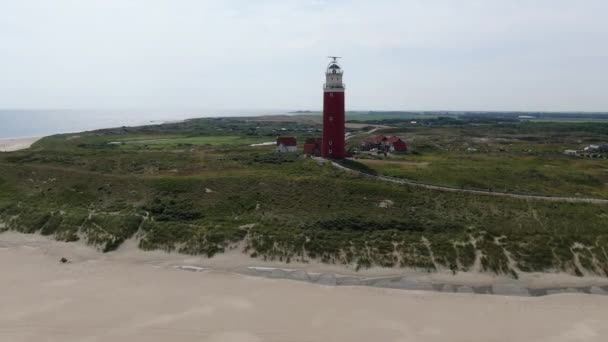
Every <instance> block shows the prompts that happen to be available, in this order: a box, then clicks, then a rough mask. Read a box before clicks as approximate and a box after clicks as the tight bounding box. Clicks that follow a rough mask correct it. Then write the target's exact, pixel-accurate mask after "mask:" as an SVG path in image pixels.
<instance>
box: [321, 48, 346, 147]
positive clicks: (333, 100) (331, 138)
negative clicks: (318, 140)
mask: <svg viewBox="0 0 608 342" xmlns="http://www.w3.org/2000/svg"><path fill="white" fill-rule="evenodd" d="M329 58H331V61H330V62H329V65H328V66H327V71H326V72H325V84H324V86H323V140H322V147H321V156H323V157H325V158H332V159H343V158H344V155H345V151H344V145H345V142H344V140H345V139H344V133H345V132H344V116H345V115H344V83H342V76H343V75H344V71H343V70H342V68H341V67H340V64H338V58H340V57H333V56H332V57H329Z"/></svg>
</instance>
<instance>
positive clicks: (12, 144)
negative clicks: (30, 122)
mask: <svg viewBox="0 0 608 342" xmlns="http://www.w3.org/2000/svg"><path fill="white" fill-rule="evenodd" d="M41 138H42V137H32V138H6V139H4V138H2V139H0V152H12V151H18V150H23V149H26V148H29V147H30V146H32V144H33V143H35V142H36V141H38V140H40V139H41Z"/></svg>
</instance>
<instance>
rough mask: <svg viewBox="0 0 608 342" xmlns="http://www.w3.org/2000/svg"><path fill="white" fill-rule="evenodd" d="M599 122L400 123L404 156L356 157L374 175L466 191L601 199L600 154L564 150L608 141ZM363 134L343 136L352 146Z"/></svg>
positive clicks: (606, 180)
mask: <svg viewBox="0 0 608 342" xmlns="http://www.w3.org/2000/svg"><path fill="white" fill-rule="evenodd" d="M606 127H608V124H607V123H603V124H587V123H546V124H541V123H528V122H525V123H513V124H508V125H505V124H501V125H465V126H462V125H445V126H439V127H436V126H431V127H428V126H427V127H425V126H422V127H421V126H411V125H410V126H401V127H393V128H389V129H384V130H381V131H379V132H377V133H376V134H387V135H392V134H395V135H398V136H402V137H404V138H405V139H406V140H407V141H408V142H409V143H410V145H411V146H412V150H413V151H414V152H415V153H413V154H408V155H391V156H388V157H384V156H376V155H373V156H370V155H360V156H358V158H359V160H358V161H359V162H361V163H363V164H365V165H367V166H368V167H370V168H371V169H373V170H374V171H376V172H377V173H378V174H384V175H389V176H395V177H402V178H407V179H411V180H416V181H421V182H426V183H433V184H441V185H449V186H455V187H463V188H472V189H485V190H488V189H492V190H493V191H504V192H515V193H525V194H542V195H559V196H572V197H601V198H608V159H590V158H582V157H573V156H566V155H564V154H563V151H564V150H566V149H578V150H582V149H583V148H584V147H585V146H588V145H590V144H593V143H598V142H603V141H608V130H606ZM367 138H368V137H367V136H361V135H360V136H358V137H357V139H354V140H353V141H350V144H351V146H353V147H355V146H357V145H358V144H359V142H360V141H362V140H365V139H367Z"/></svg>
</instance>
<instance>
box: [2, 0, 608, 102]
mask: <svg viewBox="0 0 608 342" xmlns="http://www.w3.org/2000/svg"><path fill="white" fill-rule="evenodd" d="M607 16H608V1H606V0H569V1H565V0H476V1H473V0H454V1H448V0H410V1H407V0H403V1H397V0H374V1H371V0H308V1H305V0H259V1H256V0H208V1H205V0H37V1H36V0H0V108H74V109H78V108H155V109H158V108H165V109H179V108H184V109H185V108H189V109H288V110H291V109H294V110H295V109H319V108H320V107H321V99H322V96H321V95H322V94H321V92H322V89H321V87H322V83H323V81H324V75H323V72H324V69H325V66H326V64H327V58H326V56H328V55H339V56H343V57H344V58H343V59H342V66H343V68H344V69H345V76H344V79H345V83H346V85H347V108H348V109H350V110H367V109H371V110H381V109H390V110H522V111H525V110H550V111H560V110H564V111H565V110H577V111H579V110H580V111H608V19H607Z"/></svg>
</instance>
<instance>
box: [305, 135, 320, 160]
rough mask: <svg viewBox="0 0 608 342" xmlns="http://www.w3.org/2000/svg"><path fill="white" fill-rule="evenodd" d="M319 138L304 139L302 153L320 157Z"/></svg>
mask: <svg viewBox="0 0 608 342" xmlns="http://www.w3.org/2000/svg"><path fill="white" fill-rule="evenodd" d="M321 144H322V139H321V138H309V139H306V143H305V144H304V153H305V154H307V155H309V156H315V157H319V156H320V155H321Z"/></svg>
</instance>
